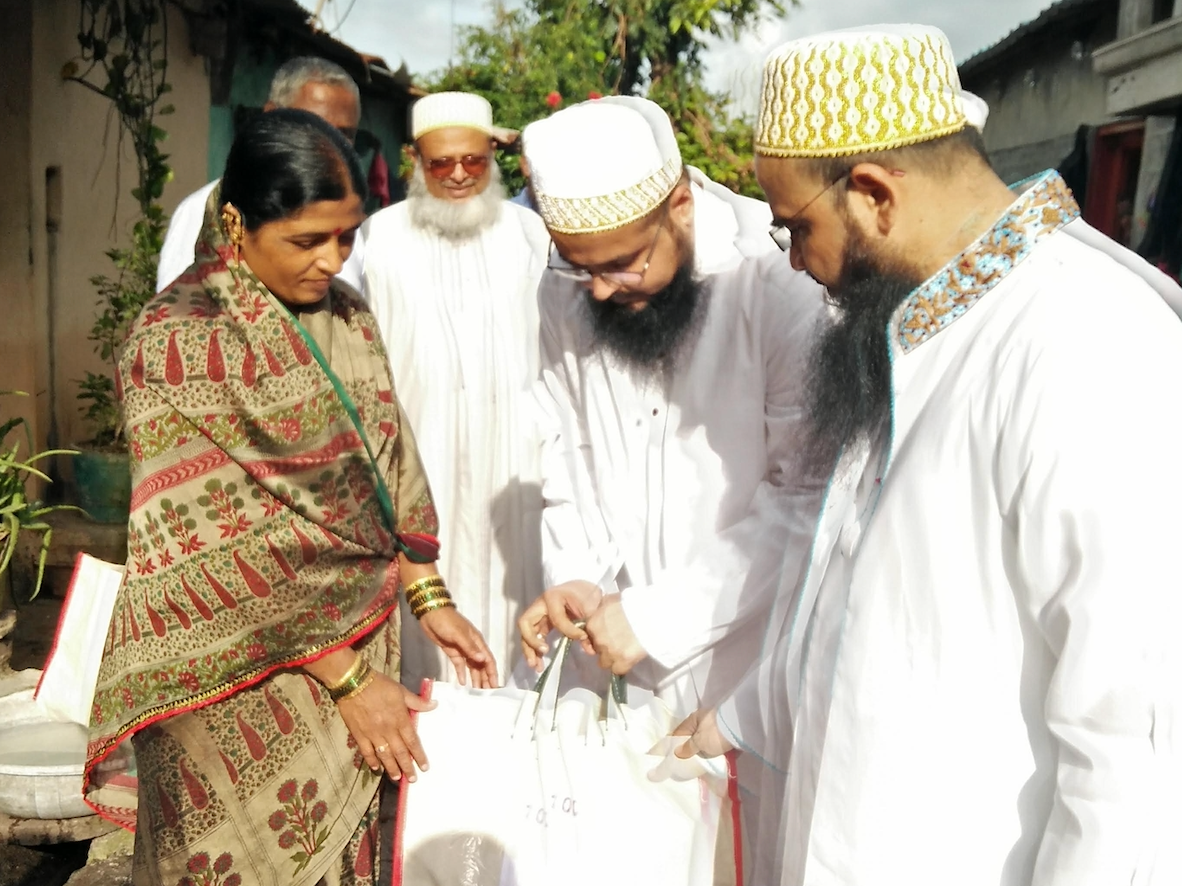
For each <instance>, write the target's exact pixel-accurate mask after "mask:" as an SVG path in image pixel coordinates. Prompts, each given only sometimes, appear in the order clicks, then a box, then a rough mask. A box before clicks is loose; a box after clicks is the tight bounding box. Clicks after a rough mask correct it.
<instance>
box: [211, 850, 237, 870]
mask: <svg viewBox="0 0 1182 886" xmlns="http://www.w3.org/2000/svg"><path fill="white" fill-rule="evenodd" d="M233 863H234V856H232V855H231V854H230V853H229V852H223V853H222V854H221V855H219V856H218V860H217V861H215V862H214V863H213V869H214V872H215V873H218V874H224V873H226V871H228V870H230V865H232V864H233Z"/></svg>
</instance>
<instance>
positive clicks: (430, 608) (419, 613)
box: [410, 599, 456, 618]
mask: <svg viewBox="0 0 1182 886" xmlns="http://www.w3.org/2000/svg"><path fill="white" fill-rule="evenodd" d="M449 606H450V607H451V608H452V609H454V608H455V606H456V604H455V602H454V601H452V600H450V599H448V600H433V601H431V602H430V603H424V604H423V605H422V606H419V607H418V608H416V609H412V610H411V613H410V614H411V615H413V616H414V617H415V618H422V617H423V616H424V615H426V614H427V613H428V612H434V611H435V610H436V609H447V608H448V607H449Z"/></svg>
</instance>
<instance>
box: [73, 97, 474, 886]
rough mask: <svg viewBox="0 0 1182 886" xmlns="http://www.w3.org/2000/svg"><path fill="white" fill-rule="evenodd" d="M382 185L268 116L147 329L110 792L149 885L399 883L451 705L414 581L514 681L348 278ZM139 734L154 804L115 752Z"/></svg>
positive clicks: (117, 627)
mask: <svg viewBox="0 0 1182 886" xmlns="http://www.w3.org/2000/svg"><path fill="white" fill-rule="evenodd" d="M364 193H365V178H364V176H363V175H362V173H361V169H360V165H359V163H358V161H357V157H356V155H355V154H354V153H353V150H352V148H351V147H350V146H349V145H348V144H347V143H346V142H345V140H344V139H343V138H342V137H341V136H340V134H339V133H337V132H336V130H334V129H333V128H332V127H331V126H329V125H328V124H327V123H324V122H323V121H322V120H320V119H319V118H317V117H314V116H312V115H310V114H306V113H303V112H301V111H273V112H271V113H268V114H264V115H262V116H260V117H259V118H258V120H256V121H255V122H254V123H252V124H251V125H250V126H248V127H247V128H246V129H245V130H244V131H243V132H242V133H241V134H240V135H239V137H238V138H237V140H236V141H235V143H234V145H233V147H232V149H231V151H230V156H229V159H228V161H227V165H226V172H225V175H224V177H223V179H222V183H221V187H220V192H219V190H217V189H215V191H214V193H213V194H212V195H211V197H210V201H209V204H208V206H207V208H206V219H205V226H204V230H203V232H202V236H201V240H200V242H199V245H198V250H197V258H196V262H195V263H194V265H193V266H192V267H191V268H190V269H189V270H188V272H187V273H186V274H185V275H183V276H182V277H181V278H180V279H179V280H178V281H177V283H176V284H175V285H174V287H173V288H172V289H171V290H169V291H167V292H163V293H161V294H160V295H158V296H157V297H156V298H155V299H153V300H152V301H151V302H150V303H149V304H148V305H147V307H146V308H145V309H144V311H143V313H142V314H141V315H140V317H139V319H138V321H137V322H136V325H135V328H134V331H133V333H132V335H131V338H130V340H129V342H128V344H127V346H126V348H125V352H124V355H123V359H122V362H121V366H120V378H119V382H120V387H121V391H122V397H123V407H124V418H125V421H126V426H127V431H128V437H129V439H130V441H131V450H132V464H133V469H132V470H133V481H134V493H133V500H132V513H131V519H130V522H129V541H128V555H129V556H128V563H127V574H126V579H125V581H124V584H123V587H122V588H121V590H120V592H119V598H118V601H117V603H116V606H115V611H114V615H113V617H112V622H111V628H110V631H109V634H108V636H107V641H106V648H105V651H104V658H103V665H102V671H101V673H100V676H99V682H98V687H97V691H96V694H95V702H94V709H93V714H92V720H91V729H90V739H91V740H90V747H89V752H88V764H87V789H88V799H89V800H90V801H91V803H92V805H94V806H95V808H96V809H97V810H99V811H100V812H103V813H104V814H106V815H108V816H110V817H114V818H117V819H118V818H119V817H120V816H122V817H123V819H124V821H123V823H124V824H126V825H128V826H132V825H134V826H135V829H136V841H135V859H134V868H133V869H134V882H135V883H136V884H137V886H140V884H151V886H255V884H260V886H261V884H266V886H273V884H274V886H278V884H282V886H312V884H317V883H325V884H361V883H372V882H374V880H375V874H376V869H377V866H378V865H377V857H378V845H377V838H378V828H377V820H378V788H379V784H380V782H381V777H382V773H383V772H384V773H385V774H388V775H389V776H390V777H391V778H395V779H397V778H399V777H405V778H408V779H411V780H413V779H414V775H415V771H416V766H418V767H420V768H425V767H426V757H425V756H424V753H423V749H422V748H421V747H420V745H419V743H418V740H417V738H416V737H415V733H414V727H413V725H412V723H411V720H410V717H409V711H413V710H423V709H425V708H426V707H428V705H426V704H424V703H423V702H421V701H420V700H419V699H418V698H417V697H415V696H414V695H413V694H411V693H409V692H407V691H406V690H404V689H403V688H402V687H401V685H400V684H399V682H398V666H399V642H398V637H399V617H398V605H397V604H398V598H397V595H398V593H399V588H400V585H405V586H406V589H407V592H408V594H412V595H413V597H414V599H413V600H411V603H412V610H413V611H414V612H415V614H416V615H420V616H421V621H420V625H421V627H422V629H423V630H424V631H425V632H426V633H427V635H428V636H429V637H430V638H431V639H432V640H433V641H435V642H436V643H437V644H439V645H440V646H441V647H442V648H443V649H444V650H445V651H446V652H447V653H448V655H449V657H450V658H451V659H452V661H453V662H454V663H455V665H456V668H457V672H458V674H459V676H460V680H461V682H463V681H464V678H465V676H468V675H470V676H471V678H472V680H473V683H474V684H475V685H479V686H491V685H495V680H496V665H495V663H494V662H493V658H492V655H491V653H490V652H489V651H488V648H487V646H486V645H485V643H484V640H483V638H481V636H480V634H479V632H477V630H476V629H475V628H474V627H473V626H472V625H471V624H470V623H469V622H468V621H467V620H466V619H464V618H463V617H462V616H461V615H460V614H459V613H458V612H457V611H456V609H455V607H454V606H452V605H451V604H450V598H449V596H448V594H447V592H446V589H445V588H444V587H443V584H442V580H441V579H439V578H438V576H437V575H436V574H435V572H436V570H435V567H434V564H433V560H434V559H435V556H436V555H437V553H438V545H437V543H436V542H435V540H434V537H433V534H434V533H435V531H436V529H435V512H434V508H433V506H432V503H431V495H430V491H429V489H428V486H427V479H426V477H424V476H423V472H422V469H421V467H420V463H419V459H418V455H417V453H416V450H415V444H414V439H413V437H412V435H411V431H410V428H409V427H408V426H407V424H406V421H405V418H404V417H403V414H402V410H401V408H400V407H399V404H398V400H397V398H396V397H395V395H394V388H393V383H392V381H391V378H390V374H389V370H388V368H387V360H386V353H385V350H384V348H383V347H382V342H381V339H380V338H379V335H378V332H377V327H376V325H375V324H374V321H373V318H372V316H371V315H370V313H369V311H368V309H367V308H366V306H365V304H364V303H363V302H362V301H361V300H360V298H358V296H357V295H356V294H355V293H353V292H352V291H347V287H344V286H342V285H341V284H339V283H336V282H334V281H333V276H334V274H336V273H337V272H338V271H339V270H340V267H341V264H342V262H343V260H344V259H345V258H347V257H348V254H349V249H350V246H351V243H352V239H353V235H354V233H355V231H356V230H357V226H358V225H359V224H360V223H361V221H362V219H363V217H364V216H363V213H362V208H361V206H362V195H363V194H364ZM408 629H413V628H408ZM129 736H130V737H131V742H132V746H133V747H134V750H135V755H136V761H137V767H138V786H139V790H138V809H137V810H135V811H132V810H130V809H127V808H123V809H120V808H118V806H119V803H118V795H117V794H113V793H112V792H111V791H110V789H109V788H108V787H105V785H104V779H103V770H104V767H103V766H102V765H101V764H102V762H103V760H104V759H105V758H107V757H109V756H110V755H111V754H112V752H113V751H114V750H115V749H116V747H117V745H118V744H119V742H120V741H122V740H123V739H125V738H127V737H129Z"/></svg>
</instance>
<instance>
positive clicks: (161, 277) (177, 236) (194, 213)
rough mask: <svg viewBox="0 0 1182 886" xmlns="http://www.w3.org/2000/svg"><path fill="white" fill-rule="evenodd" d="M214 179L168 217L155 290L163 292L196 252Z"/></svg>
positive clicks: (213, 186)
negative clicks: (206, 203)
mask: <svg viewBox="0 0 1182 886" xmlns="http://www.w3.org/2000/svg"><path fill="white" fill-rule="evenodd" d="M217 185H218V182H217V181H211V182H210V183H209V184H207V185H205V186H204V187H202V188H199V189H198V190H196V191H194V192H193V193H192V194H190V195H189V196H188V197H186V198H185V199H184V200H182V201H181V202H180V203H178V204H177V207H176V209H175V210H173V213H172V217H171V218H170V219H169V220H168V230H167V231H165V233H164V243H163V244H162V245H161V247H160V262H159V264H157V266H156V291H157V292H163V291H164V290H165V289H166V288H167V287H168V286H169V285H170V284H171V283H172V281H173V280H175V279H176V278H177V277H179V276H180V275H181V274H183V273H184V272H185V271H187V270H188V269H189V265H191V264H193V260H194V258H196V254H197V238H198V237H199V236H201V225H202V224H203V223H204V221H205V202H206V200H208V199H209V195H210V192H212V191H213V189H214V188H215V187H217Z"/></svg>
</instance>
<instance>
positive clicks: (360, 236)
mask: <svg viewBox="0 0 1182 886" xmlns="http://www.w3.org/2000/svg"><path fill="white" fill-rule="evenodd" d="M337 278H338V279H340V280H344V281H345V282H346V283H348V284H349V285H350V286H352V287H353V288H354V289H356V290H357V292H358V293H360V294H361V296H362V297H364V296H365V234H364V233H363V232H362V231H361V229H360V228H358V230H357V236H356V237H355V238H354V240H353V249H352V251H351V252H350V253H349V257H348V258H347V259H345V262H344V264H343V265H342V266H341V272H340V273H339V274H337Z"/></svg>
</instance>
